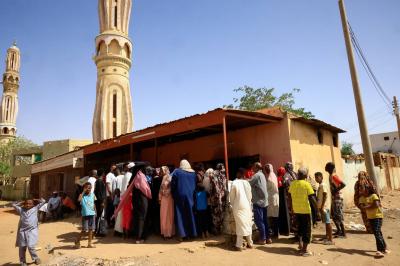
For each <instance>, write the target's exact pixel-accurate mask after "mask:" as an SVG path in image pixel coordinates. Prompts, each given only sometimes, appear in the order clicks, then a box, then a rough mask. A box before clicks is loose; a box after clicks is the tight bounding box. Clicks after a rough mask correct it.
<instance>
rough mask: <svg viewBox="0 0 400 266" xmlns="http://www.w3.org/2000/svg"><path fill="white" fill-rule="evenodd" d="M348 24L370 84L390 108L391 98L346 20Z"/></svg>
mask: <svg viewBox="0 0 400 266" xmlns="http://www.w3.org/2000/svg"><path fill="white" fill-rule="evenodd" d="M347 23H348V25H349V30H350V36H351V40H352V43H353V46H354V48H355V50H356V53H357V55H358V57H359V59H360V61H361V63H362V65H363V67H364V69H365V71H366V72H367V75H368V77H369V79H370V80H371V82H372V84H373V85H374V87H375V89H376V91H377V92H378V94H379V96H380V97H381V98H382V100H383V102H384V103H385V104H386V105H387V106H388V108H389V109H390V110H391V100H390V98H389V96H388V95H387V93H386V92H385V90H384V89H383V88H382V86H381V84H380V82H379V81H378V79H377V77H376V75H375V74H374V72H373V71H372V68H371V66H370V64H369V63H368V60H367V58H366V56H365V54H364V52H363V50H362V48H361V45H360V43H359V41H358V39H357V36H356V34H355V33H354V31H353V29H352V27H351V25H350V23H349V22H347Z"/></svg>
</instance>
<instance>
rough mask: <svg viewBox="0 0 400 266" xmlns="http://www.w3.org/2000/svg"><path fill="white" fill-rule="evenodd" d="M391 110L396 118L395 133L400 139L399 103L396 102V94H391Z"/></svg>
mask: <svg viewBox="0 0 400 266" xmlns="http://www.w3.org/2000/svg"><path fill="white" fill-rule="evenodd" d="M393 111H394V115H395V116H396V120H397V133H398V134H399V141H400V114H399V104H398V102H397V97H396V96H393Z"/></svg>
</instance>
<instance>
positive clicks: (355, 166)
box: [342, 159, 400, 207]
mask: <svg viewBox="0 0 400 266" xmlns="http://www.w3.org/2000/svg"><path fill="white" fill-rule="evenodd" d="M342 160H343V177H344V178H343V179H344V182H345V184H346V187H345V188H344V189H343V197H344V200H345V204H346V207H351V206H353V205H354V203H353V196H354V184H355V183H356V181H357V176H358V173H359V172H360V171H366V166H365V162H364V161H359V160H358V161H354V160H351V161H347V162H346V160H344V159H342ZM374 169H375V174H376V176H377V177H378V183H379V188H380V190H381V191H382V192H386V191H388V190H391V189H399V188H400V168H399V167H391V168H389V172H390V180H391V184H392V187H391V188H390V187H389V186H388V184H387V176H386V172H385V168H383V167H380V166H375V167H374Z"/></svg>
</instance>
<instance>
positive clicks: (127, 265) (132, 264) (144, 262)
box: [47, 255, 158, 266]
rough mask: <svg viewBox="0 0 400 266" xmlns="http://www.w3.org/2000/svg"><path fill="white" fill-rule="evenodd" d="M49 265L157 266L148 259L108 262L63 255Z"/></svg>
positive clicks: (125, 259)
mask: <svg viewBox="0 0 400 266" xmlns="http://www.w3.org/2000/svg"><path fill="white" fill-rule="evenodd" d="M47 265H49V266H85V265H97V266H117V265H118V266H155V265H158V264H155V263H153V262H151V261H150V259H149V258H148V257H134V258H120V259H117V260H108V259H100V258H83V257H79V256H71V255H63V256H60V257H56V258H54V259H53V260H51V262H49V263H48V264H47Z"/></svg>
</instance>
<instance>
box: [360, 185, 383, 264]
mask: <svg viewBox="0 0 400 266" xmlns="http://www.w3.org/2000/svg"><path fill="white" fill-rule="evenodd" d="M359 203H360V205H361V208H363V209H365V210H366V212H367V218H368V221H369V223H370V225H371V227H372V231H373V232H374V236H375V239H376V249H377V250H378V251H377V252H376V257H378V258H382V257H384V256H385V255H384V254H389V253H390V251H389V250H388V249H387V246H386V242H385V239H384V238H383V235H382V231H381V228H382V221H383V211H382V206H381V201H380V199H379V197H378V195H376V194H375V193H374V190H373V188H367V189H365V190H363V191H362V196H361V198H360V200H359Z"/></svg>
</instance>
